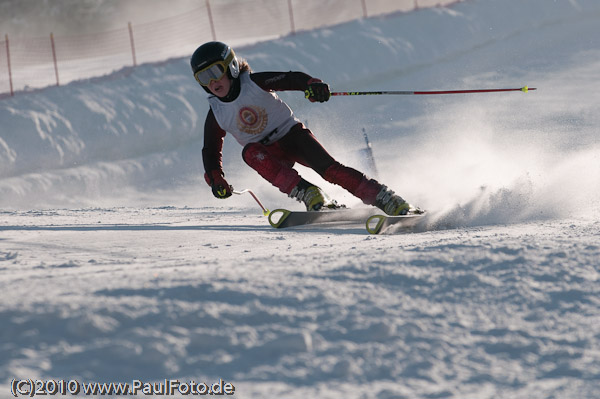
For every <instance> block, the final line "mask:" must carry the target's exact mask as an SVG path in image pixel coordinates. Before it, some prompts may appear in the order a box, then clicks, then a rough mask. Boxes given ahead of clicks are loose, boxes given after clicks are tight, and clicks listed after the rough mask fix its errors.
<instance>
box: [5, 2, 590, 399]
mask: <svg viewBox="0 0 600 399" xmlns="http://www.w3.org/2000/svg"><path fill="white" fill-rule="evenodd" d="M599 16H600V5H598V3H597V2H596V1H595V0H572V1H557V2H548V1H547V0H530V1H528V2H521V1H520V0H502V1H500V0H478V1H469V2H465V3H461V4H458V5H456V6H453V7H452V8H451V9H431V10H419V11H418V12H414V13H410V14H397V15H392V16H386V17H382V18H372V19H368V20H360V21H355V22H351V23H348V24H343V25H340V26H337V27H333V28H327V29H323V30H317V31H314V32H300V33H298V34H296V35H294V36H289V37H285V38H281V39H278V40H273V41H269V42H264V43H258V44H255V45H252V46H247V47H244V48H240V49H236V52H237V53H238V54H240V55H242V56H243V57H246V58H248V60H249V61H250V63H251V65H252V66H253V69H254V70H257V71H260V70H267V69H269V70H289V69H294V70H304V71H307V72H309V73H311V74H312V75H315V76H318V77H321V78H323V79H324V80H326V81H328V82H329V83H330V84H331V85H332V88H334V90H340V91H342V90H387V89H399V90H404V89H406V90H408V89H415V90H433V89H459V88H464V87H466V88H479V87H481V88H486V87H496V86H497V87H508V86H512V85H515V84H517V85H520V84H525V83H527V84H529V85H530V86H537V87H538V90H537V91H535V92H533V91H532V92H530V93H527V94H523V93H513V94H508V95H497V94H494V95H481V96H447V97H446V96H444V97H435V98H434V97H430V98H415V97H417V96H415V97H406V98H402V99H399V98H391V97H386V96H366V97H368V98H352V99H350V98H336V99H332V100H331V101H329V102H328V103H326V104H310V103H308V102H306V100H305V99H304V98H303V96H301V95H298V93H282V97H283V98H284V99H285V100H286V101H288V102H289V103H290V105H291V106H292V108H293V109H294V111H295V112H296V115H297V116H298V117H299V118H300V119H302V120H303V121H305V122H306V123H307V124H308V125H309V127H310V128H311V129H313V130H314V131H315V133H316V135H317V137H318V138H319V139H320V140H321V141H322V142H323V143H324V145H325V147H326V148H327V149H328V150H330V152H332V153H333V154H334V155H335V156H336V158H338V159H339V160H340V161H342V162H344V163H347V164H350V165H353V166H354V165H360V164H361V159H360V156H359V155H358V154H359V150H360V149H362V148H364V141H363V137H362V131H361V129H362V128H363V127H364V128H365V129H366V131H367V132H368V134H369V138H370V139H371V141H372V143H373V151H374V153H375V156H376V158H377V168H378V171H379V178H380V180H381V181H382V182H384V183H385V184H387V185H389V186H390V187H392V188H393V189H395V190H397V191H398V192H399V193H400V194H401V195H402V196H403V197H405V198H407V199H409V200H410V201H411V202H414V203H415V205H419V206H421V207H423V208H425V209H427V210H428V216H427V221H426V223H425V224H424V225H422V226H420V227H419V228H417V229H415V230H413V231H410V232H406V231H404V230H401V229H397V228H394V227H392V228H390V229H389V230H387V231H386V232H385V234H382V235H378V236H370V235H368V234H366V232H365V228H364V226H362V225H360V224H353V225H340V224H335V225H330V226H305V227H299V228H293V229H289V230H275V229H272V228H271V227H269V225H268V223H267V221H266V218H265V217H264V216H262V215H261V213H260V211H259V210H258V207H257V206H256V204H254V203H253V201H252V199H251V198H250V197H249V196H234V197H232V198H231V199H228V200H227V201H220V200H216V199H214V198H212V197H211V195H210V190H209V189H208V188H207V187H206V185H205V183H204V182H203V179H202V176H201V171H202V161H201V155H200V154H201V147H202V135H201V128H202V124H203V120H204V115H205V113H206V110H207V105H206V101H205V99H204V97H205V95H204V92H203V91H202V90H201V89H200V88H198V87H197V86H196V85H195V83H194V81H193V78H191V76H190V73H189V65H188V60H187V59H175V60H170V61H167V62H165V63H159V64H150V65H143V66H140V67H138V68H135V69H130V68H126V69H124V70H122V71H117V72H115V73H114V74H112V75H110V76H107V77H102V78H96V79H91V80H89V81H81V82H74V83H72V84H69V85H67V86H64V87H60V88H47V89H45V90H41V91H37V92H34V93H21V94H18V95H17V96H15V97H14V98H12V99H6V100H2V101H0V118H1V120H2V124H0V288H1V292H2V293H1V294H0V298H1V301H0V334H1V335H0V337H1V340H0V397H1V398H4V397H9V396H10V394H9V392H10V387H9V385H10V382H11V380H12V379H13V378H32V379H36V378H40V379H48V378H54V379H65V380H69V379H78V380H80V381H81V382H95V381H98V382H112V381H115V382H118V381H121V382H129V383H131V381H132V380H134V379H141V380H143V381H145V382H152V381H162V380H164V379H165V378H167V379H179V380H181V381H186V380H194V381H198V382H199V381H204V382H207V383H212V382H215V381H218V380H219V379H223V380H225V381H227V382H230V383H232V384H234V386H235V387H236V391H235V395H234V397H240V398H259V397H260V398H271V397H286V398H307V397H319V398H340V397H345V398H378V399H382V398H383V399H386V398H387V399H391V398H411V399H412V398H456V399H463V398H464V399H475V398H477V399H485V398H490V399H491V398H494V399H496V398H507V399H508V398H511V399H513V398H517V399H520V398H523V399H525V398H527V399H530V398H534V399H536V398H540V399H542V398H564V399H567V398H568V399H571V398H586V399H587V398H596V397H598V394H597V392H600V346H599V342H600V328H599V327H598V326H600V299H599V298H600V295H599V294H600V290H599V289H598V281H599V277H600V275H599V274H600V261H599V259H600V221H599V220H600V219H599V216H600V213H599V211H598V209H599V208H598V206H599V205H600V162H599V158H600V156H599V154H600V144H599V141H598V126H600V118H599V117H598V115H599V114H598V112H597V111H598V110H597V104H599V103H600V97H599V96H600V94H599V93H600V72H599V71H600V68H599V66H600V52H599V51H598V49H597V46H596V42H595V39H594V38H595V37H598V35H599V34H600V32H598V30H599V27H600V24H599V23H598V22H599V21H598V20H599V18H600V17H599ZM349 38H350V39H349ZM582 38H585V39H582ZM356 48H359V49H360V52H356V51H355V49H356ZM427 97H428V96H427ZM228 139H231V138H230V137H228ZM232 141H233V140H227V139H226V143H225V151H224V162H225V172H226V174H227V178H228V179H229V181H230V183H232V184H233V185H234V186H235V187H236V188H238V189H242V188H245V187H250V188H252V189H253V191H254V192H256V193H257V194H258V196H259V197H260V199H261V200H262V202H263V203H264V204H265V205H266V206H267V207H270V208H272V209H273V208H275V207H287V208H292V209H300V205H299V204H297V203H295V202H293V201H292V200H290V199H288V198H285V197H284V196H282V195H281V194H280V193H279V192H277V190H276V189H274V188H273V187H271V186H269V185H268V184H267V183H265V182H264V181H262V180H261V179H260V177H258V176H257V175H256V173H254V172H253V171H251V170H249V169H248V168H247V167H246V166H245V165H244V164H243V162H242V161H241V160H240V156H239V152H240V148H239V146H237V144H236V143H232ZM299 169H300V171H301V173H302V174H303V176H307V177H308V178H309V179H310V180H314V181H315V182H322V180H320V178H319V177H318V176H316V175H315V174H311V172H310V171H307V170H305V169H303V168H299ZM370 172H371V171H370ZM323 187H324V188H325V189H326V191H327V192H329V193H330V194H331V195H332V196H334V197H335V198H337V199H338V200H340V201H341V202H343V203H346V204H348V205H349V206H352V207H355V206H360V205H358V204H356V202H355V200H354V199H353V198H352V197H351V196H349V195H348V194H347V193H345V192H344V191H343V190H341V189H339V188H338V187H335V186H332V185H328V184H323Z"/></svg>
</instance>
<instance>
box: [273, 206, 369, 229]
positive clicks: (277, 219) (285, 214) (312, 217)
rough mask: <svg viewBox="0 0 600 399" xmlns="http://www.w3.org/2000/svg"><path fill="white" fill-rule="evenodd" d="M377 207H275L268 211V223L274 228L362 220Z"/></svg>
mask: <svg viewBox="0 0 600 399" xmlns="http://www.w3.org/2000/svg"><path fill="white" fill-rule="evenodd" d="M377 212H378V210H377V209H370V208H365V209H346V208H342V209H336V210H329V209H328V210H322V211H312V212H308V211H290V210H287V209H275V210H274V211H271V212H270V213H269V224H270V225H271V226H272V227H274V228H276V229H283V228H286V227H294V226H303V225H307V224H324V223H336V222H338V223H344V222H346V223H352V222H364V221H365V219H366V218H368V217H369V216H373V214H375V213H377Z"/></svg>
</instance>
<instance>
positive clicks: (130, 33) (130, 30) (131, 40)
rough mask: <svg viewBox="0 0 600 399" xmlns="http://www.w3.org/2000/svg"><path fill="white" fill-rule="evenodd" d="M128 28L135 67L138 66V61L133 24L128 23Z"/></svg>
mask: <svg viewBox="0 0 600 399" xmlns="http://www.w3.org/2000/svg"><path fill="white" fill-rule="evenodd" d="M127 27H128V28H129V42H130V43H131V56H132V57H133V66H134V67H135V66H137V60H136V59H135V43H134V41H133V28H132V27H131V22H127Z"/></svg>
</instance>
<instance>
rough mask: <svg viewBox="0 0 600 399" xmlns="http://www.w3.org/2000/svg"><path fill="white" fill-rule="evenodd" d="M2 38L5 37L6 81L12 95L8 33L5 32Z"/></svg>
mask: <svg viewBox="0 0 600 399" xmlns="http://www.w3.org/2000/svg"><path fill="white" fill-rule="evenodd" d="M4 38H5V39H6V63H7V64H8V82H9V83H10V95H11V96H14V95H15V91H14V90H13V83H12V71H11V69H10V50H9V46H8V35H7V34H5V35H4Z"/></svg>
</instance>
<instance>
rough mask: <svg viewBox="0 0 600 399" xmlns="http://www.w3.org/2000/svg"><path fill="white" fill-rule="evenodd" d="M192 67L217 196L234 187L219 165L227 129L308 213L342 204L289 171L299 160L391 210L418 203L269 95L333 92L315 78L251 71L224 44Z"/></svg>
mask: <svg viewBox="0 0 600 399" xmlns="http://www.w3.org/2000/svg"><path fill="white" fill-rule="evenodd" d="M191 66H192V71H193V73H194V77H195V78H196V80H197V81H198V83H200V85H201V86H202V88H204V90H206V92H207V93H208V94H210V95H209V97H208V102H209V104H210V110H209V111H208V115H207V117H206V121H205V124H204V147H203V149H202V158H203V163H204V169H205V174H204V178H205V180H206V182H207V183H208V185H209V186H210V187H211V189H212V192H213V195H214V196H215V197H217V198H228V197H230V196H231V195H232V192H233V187H232V186H231V185H229V183H228V182H227V181H226V180H225V174H224V173H223V165H222V149H223V140H224V137H225V134H226V132H229V133H230V134H232V135H233V136H234V137H235V139H236V140H237V141H238V142H239V144H241V145H242V146H243V150H242V158H243V159H244V161H245V162H246V163H247V164H248V165H249V166H250V167H251V168H252V169H254V170H256V171H257V172H258V173H259V174H260V175H261V176H262V177H263V178H264V179H266V180H267V181H269V182H270V183H271V184H272V185H274V186H275V187H277V188H278V189H279V190H280V191H281V192H283V193H285V194H287V195H288V196H289V197H291V198H295V199H297V200H298V201H300V202H303V203H304V205H305V206H306V209H307V210H308V211H318V210H320V209H322V208H337V207H339V205H337V203H336V202H335V201H334V200H331V199H330V198H329V197H328V196H327V195H326V194H324V192H323V191H322V190H321V189H320V188H319V187H318V186H316V185H314V184H312V183H310V182H308V181H306V180H304V179H303V178H302V177H301V176H300V175H299V174H298V172H297V171H296V170H295V169H293V166H294V164H295V163H296V162H298V163H299V164H301V165H304V166H307V167H309V168H311V169H313V170H315V171H316V172H317V173H318V174H319V175H321V176H322V177H323V178H324V179H325V180H327V181H329V182H331V183H334V184H337V185H340V186H342V187H343V188H344V189H346V190H348V191H349V192H350V193H352V194H353V195H354V196H356V197H358V198H360V199H361V200H362V201H363V202H364V203H365V204H368V205H374V206H376V207H378V208H379V209H381V210H383V211H384V212H385V213H386V214H388V215H403V214H406V213H408V211H409V210H411V211H412V210H414V209H415V208H412V207H411V206H410V205H409V204H408V203H407V202H406V201H405V200H404V199H402V198H401V197H400V196H398V195H396V194H394V192H393V191H391V190H389V189H388V188H387V187H386V186H384V185H382V184H380V183H378V182H377V181H375V180H373V179H369V178H367V177H366V176H365V175H364V174H363V173H361V172H359V171H357V170H355V169H353V168H350V167H347V166H344V165H342V164H340V163H339V162H337V161H336V160H335V159H334V158H333V157H332V156H331V155H329V153H328V152H327V151H326V150H325V149H324V148H323V146H322V145H321V144H320V143H319V142H318V141H317V139H316V138H315V136H314V135H313V133H312V132H311V131H310V130H309V129H308V128H306V127H305V126H304V125H303V124H302V123H301V122H300V121H299V120H298V119H297V118H296V117H295V116H294V114H293V112H292V110H291V109H290V108H289V107H288V105H287V104H286V103H284V102H283V101H282V100H281V99H280V98H279V97H278V96H277V94H275V93H274V92H275V91H284V90H299V91H302V92H305V97H306V98H307V99H308V100H310V101H311V102H315V101H318V102H324V101H327V100H329V97H330V95H331V94H330V91H329V86H328V85H327V84H326V83H323V82H322V81H321V80H320V79H315V78H313V77H311V76H309V75H307V74H305V73H303V72H291V71H290V72H260V73H253V72H252V70H251V69H250V66H249V65H248V63H247V62H246V61H245V60H243V59H238V58H237V57H236V55H235V53H234V51H233V49H231V47H229V46H228V45H227V44H225V43H221V42H208V43H205V44H203V45H201V46H200V47H198V48H197V49H196V51H195V52H194V54H193V55H192V58H191Z"/></svg>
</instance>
